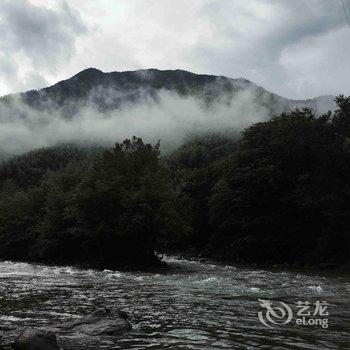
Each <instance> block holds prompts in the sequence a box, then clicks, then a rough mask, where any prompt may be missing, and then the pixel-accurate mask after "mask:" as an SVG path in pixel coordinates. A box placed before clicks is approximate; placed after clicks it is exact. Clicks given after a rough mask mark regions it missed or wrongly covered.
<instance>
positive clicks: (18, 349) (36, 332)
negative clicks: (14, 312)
mask: <svg viewBox="0 0 350 350" xmlns="http://www.w3.org/2000/svg"><path fill="white" fill-rule="evenodd" d="M14 348H15V350H59V347H58V344H57V338H56V335H55V334H54V333H52V332H50V331H47V330H44V329H36V328H25V329H24V330H23V331H22V332H21V334H20V335H19V336H18V338H17V340H16V341H15V344H14Z"/></svg>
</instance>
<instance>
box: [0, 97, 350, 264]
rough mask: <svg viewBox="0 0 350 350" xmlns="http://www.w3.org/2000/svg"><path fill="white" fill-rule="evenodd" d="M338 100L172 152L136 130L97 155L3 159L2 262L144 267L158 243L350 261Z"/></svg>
mask: <svg viewBox="0 0 350 350" xmlns="http://www.w3.org/2000/svg"><path fill="white" fill-rule="evenodd" d="M336 102H337V105H338V109H337V110H336V111H334V112H333V113H331V112H329V113H327V114H325V115H323V116H321V117H316V116H315V115H314V114H313V112H312V111H311V110H309V109H302V110H295V111H292V112H289V113H283V114H281V115H280V116H276V117H274V118H272V119H271V120H270V121H267V122H261V123H257V124H254V125H252V126H251V127H249V128H247V129H246V130H244V131H243V133H242V134H241V136H240V137H237V136H235V135H234V134H233V135H230V134H227V135H206V136H202V137H196V138H194V139H192V140H190V141H188V142H187V143H186V144H185V145H183V146H182V147H180V148H179V149H177V150H176V151H174V152H173V153H171V154H170V155H163V156H162V155H161V154H160V150H159V143H158V144H155V145H151V144H148V143H144V142H143V141H142V140H141V139H139V138H136V137H134V138H132V139H131V140H128V139H127V140H125V141H124V142H121V143H117V144H116V145H115V147H113V148H110V149H106V150H104V151H103V152H101V150H98V152H97V151H96V152H95V153H94V156H93V157H92V156H91V152H90V153H89V154H90V156H87V155H86V154H82V153H79V152H77V150H76V149H75V148H74V146H70V147H67V146H66V148H64V152H63V151H62V148H60V147H57V148H55V149H51V150H50V151H48V150H41V151H40V152H38V151H36V152H38V153H35V152H34V153H33V152H32V153H29V155H24V156H21V157H20V158H14V159H12V160H10V161H6V162H4V163H2V164H1V165H0V184H1V198H0V257H1V258H6V259H17V260H26V261H44V262H54V263H87V264H90V265H93V266H97V267H112V268H121V267H128V266H130V267H134V266H144V267H146V266H151V265H157V264H158V259H157V257H156V254H155V251H156V250H158V251H166V252H177V253H182V254H184V253H186V254H193V255H201V256H204V257H211V258H217V259H224V260H227V261H230V262H235V263H256V264H259V265H273V264H286V265H288V266H295V267H303V266H316V267H317V266H318V267H334V268H338V267H340V266H342V267H346V266H349V265H348V264H349V256H350V254H349V251H350V233H349V229H350V227H349V226H350V206H349V202H350V175H349V174H350V99H349V98H348V97H344V96H339V97H337V99H336ZM36 154H37V155H38V156H36ZM39 159H40V161H38V160H39ZM55 159H58V161H57V162H56V161H55ZM54 164H55V165H54ZM58 164H60V165H59V166H58ZM33 169H34V170H33ZM26 174H28V176H27V175H26Z"/></svg>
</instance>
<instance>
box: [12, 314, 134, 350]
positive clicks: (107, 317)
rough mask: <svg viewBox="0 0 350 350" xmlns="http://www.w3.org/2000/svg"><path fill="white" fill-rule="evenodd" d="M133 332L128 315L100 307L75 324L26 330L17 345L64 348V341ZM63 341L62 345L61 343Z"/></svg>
mask: <svg viewBox="0 0 350 350" xmlns="http://www.w3.org/2000/svg"><path fill="white" fill-rule="evenodd" d="M129 330H131V325H130V323H129V321H128V320H127V314H126V313H125V312H123V311H121V310H119V309H110V308H106V307H104V308H100V309H97V310H95V311H94V312H92V313H91V314H88V315H86V316H83V317H82V318H80V319H78V320H74V321H69V322H64V323H60V324H55V325H52V326H48V327H40V328H25V329H24V330H23V331H22V333H21V334H20V335H19V336H18V338H17V340H16V342H15V349H16V350H59V349H60V347H59V346H58V342H59V343H60V345H61V348H62V345H63V349H65V346H64V345H65V344H64V343H65V340H64V339H67V338H68V339H69V338H73V339H79V338H84V337H101V336H118V335H119V334H121V333H123V332H126V331H129ZM61 340H62V342H61Z"/></svg>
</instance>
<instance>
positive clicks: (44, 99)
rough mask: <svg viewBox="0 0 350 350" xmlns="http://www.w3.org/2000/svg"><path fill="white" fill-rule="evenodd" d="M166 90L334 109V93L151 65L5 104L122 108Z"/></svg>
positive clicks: (209, 98)
mask: <svg viewBox="0 0 350 350" xmlns="http://www.w3.org/2000/svg"><path fill="white" fill-rule="evenodd" d="M161 90H167V91H171V92H175V93H177V94H179V95H180V96H184V97H187V96H194V97H196V98H200V99H203V100H204V101H206V102H208V103H211V102H213V101H217V100H219V99H220V98H223V97H225V98H226V100H227V99H228V98H232V97H233V96H234V95H235V94H237V93H239V92H243V91H251V92H252V93H253V94H254V96H256V97H257V98H258V99H261V101H262V104H263V105H264V106H265V107H266V106H267V107H268V108H270V109H271V112H273V113H272V114H278V113H281V112H284V111H288V110H291V109H294V108H298V107H309V108H311V109H313V110H315V112H316V113H317V114H323V113H325V112H327V111H328V110H329V109H330V110H333V109H334V108H335V103H334V102H333V100H334V96H331V95H323V96H318V97H315V98H312V99H305V100H298V99H289V98H285V97H282V96H279V95H277V94H275V93H272V92H269V91H268V90H266V89H265V88H263V87H260V86H258V85H256V84H254V83H253V82H251V81H249V80H247V79H245V78H236V79H234V78H229V77H226V76H216V75H209V74H196V73H192V72H189V71H185V70H180V69H176V70H159V69H156V68H150V69H139V70H133V71H120V72H119V71H113V72H103V71H101V70H99V69H97V68H93V67H90V68H87V69H84V70H82V71H80V72H78V73H77V74H75V75H73V76H72V77H70V78H68V79H65V80H61V81H59V82H57V83H55V84H53V85H51V86H48V87H45V88H42V89H38V90H29V91H27V92H22V93H17V94H10V95H6V96H3V97H1V98H0V103H3V102H5V103H12V102H13V101H14V100H15V99H16V98H17V99H18V98H20V99H21V101H23V102H24V103H25V104H27V105H29V106H31V107H35V108H39V109H43V108H44V109H45V108H48V107H49V106H50V105H52V106H53V107H55V108H57V107H62V106H63V105H66V104H67V103H68V104H70V105H72V104H73V105H74V104H75V105H79V106H81V105H85V104H86V103H93V104H94V105H96V106H98V107H99V109H102V110H109V109H116V108H119V107H121V106H122V105H123V104H124V103H137V102H140V101H142V100H143V99H144V98H146V99H147V98H148V99H149V98H150V99H153V100H157V95H158V94H159V92H160V91H161ZM106 92H107V94H108V98H106V97H105V96H104V95H107V94H106ZM113 92H115V93H114V94H113ZM107 99H108V101H107ZM269 104H270V105H269ZM75 107H76V106H75ZM69 112H71V113H73V114H74V108H73V109H72V108H70V109H69Z"/></svg>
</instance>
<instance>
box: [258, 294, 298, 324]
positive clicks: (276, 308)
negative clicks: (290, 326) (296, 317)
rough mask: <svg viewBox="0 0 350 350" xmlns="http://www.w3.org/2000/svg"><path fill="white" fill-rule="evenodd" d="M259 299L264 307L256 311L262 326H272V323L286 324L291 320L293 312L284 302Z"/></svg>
mask: <svg viewBox="0 0 350 350" xmlns="http://www.w3.org/2000/svg"><path fill="white" fill-rule="evenodd" d="M259 301H260V305H261V307H263V308H264V309H265V310H264V311H259V312H258V317H259V321H260V322H261V323H262V324H263V325H264V326H266V327H269V328H272V326H273V325H281V324H287V323H289V322H290V321H291V319H292V317H293V312H292V309H291V308H290V306H288V305H287V304H286V303H283V302H282V301H277V302H276V301H271V300H263V299H259ZM274 304H276V305H274Z"/></svg>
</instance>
